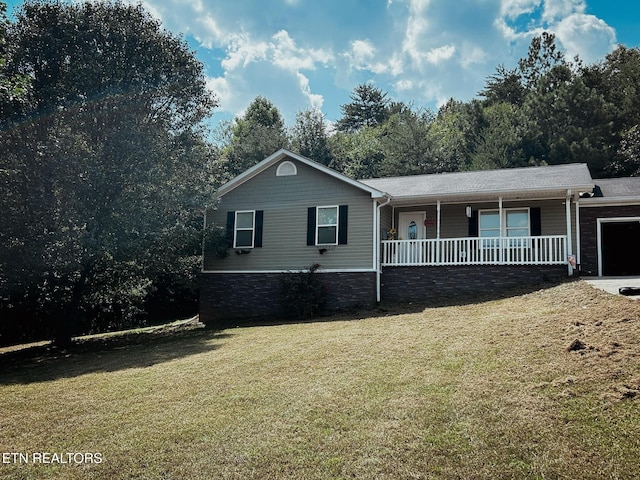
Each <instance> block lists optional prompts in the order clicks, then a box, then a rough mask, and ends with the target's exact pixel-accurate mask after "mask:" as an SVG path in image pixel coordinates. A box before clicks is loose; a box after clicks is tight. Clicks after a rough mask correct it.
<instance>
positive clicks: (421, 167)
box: [379, 109, 440, 177]
mask: <svg viewBox="0 0 640 480" xmlns="http://www.w3.org/2000/svg"><path fill="white" fill-rule="evenodd" d="M432 121H433V114H432V113H431V111H429V110H425V111H414V110H411V109H405V110H402V111H400V112H399V113H394V114H393V115H391V117H390V118H389V120H387V121H386V122H385V123H384V125H383V127H382V129H381V130H382V135H381V138H380V142H381V144H382V148H383V151H384V163H383V164H382V165H381V166H380V169H379V170H380V171H379V173H380V174H381V175H382V176H385V177H386V176H398V175H413V174H420V173H436V172H438V171H440V168H439V165H438V164H437V163H436V162H434V156H433V152H432V145H431V138H430V137H429V128H430V126H431V122H432Z"/></svg>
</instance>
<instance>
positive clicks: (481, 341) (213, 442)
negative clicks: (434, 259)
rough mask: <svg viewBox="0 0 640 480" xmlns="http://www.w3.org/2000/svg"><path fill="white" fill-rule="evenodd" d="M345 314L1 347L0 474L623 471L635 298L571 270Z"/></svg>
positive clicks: (635, 339) (639, 447)
mask: <svg viewBox="0 0 640 480" xmlns="http://www.w3.org/2000/svg"><path fill="white" fill-rule="evenodd" d="M362 317H363V318H356V317H353V316H350V317H346V316H345V317H333V318H331V319H328V321H327V320H325V321H321V322H315V323H302V324H283V325H276V326H264V327H251V328H230V329H226V330H223V331H218V332H214V331H211V330H205V329H203V328H201V327H193V326H192V327H189V328H184V329H180V330H177V331H175V332H172V333H167V332H166V331H164V332H163V331H159V332H157V333H151V334H149V333H147V334H136V335H132V334H130V335H127V336H125V337H122V338H120V339H117V337H116V338H115V339H114V338H111V339H107V338H103V339H92V340H90V341H86V342H84V343H82V344H81V345H80V347H79V348H78V349H77V350H74V351H72V352H68V353H51V352H47V351H46V350H43V347H42V346H38V347H34V348H35V350H34V352H35V353H33V352H32V353H31V354H30V355H26V354H25V352H18V353H17V352H15V351H11V352H10V351H6V352H5V353H0V362H2V367H1V368H0V432H1V436H0V454H4V455H2V457H0V478H10V479H38V480H39V479H47V478H51V479H60V478H62V479H70V480H73V479H87V478H93V479H202V480H210V479H218V478H233V479H247V478H260V479H263V478H273V479H276V478H278V479H288V478H295V479H299V478H305V479H307V478H309V479H313V478H319V479H320V478H322V479H334V478H365V479H374V478H388V479H398V478H403V479H404V478H407V479H408V478H445V479H446V478H452V479H453V478H465V479H466V478H583V479H584V478H594V479H595V478H633V477H634V476H636V475H638V474H639V472H640V456H639V455H638V452H640V302H638V301H633V300H629V299H627V298H623V297H614V296H611V295H608V294H606V293H603V292H600V291H598V290H595V289H593V288H592V287H590V286H588V285H586V284H584V283H582V282H572V283H567V284H563V285H559V286H555V287H551V288H548V289H545V290H540V291H537V292H533V293H529V294H524V295H519V296H516V297H513V298H509V299H502V300H493V301H484V302H479V303H473V304H466V305H457V306H444V307H428V306H417V305H411V306H407V307H405V308H404V309H403V310H402V311H401V310H398V309H389V310H388V311H382V310H379V311H377V312H368V313H367V314H366V315H362ZM574 340H578V342H574ZM572 344H573V345H572ZM571 345H572V349H570V348H569V347H570V346H571ZM37 349H40V350H37ZM69 453H70V454H77V453H82V454H83V455H82V456H77V455H76V456H75V457H74V456H69V455H67V454H69ZM87 453H91V454H92V456H91V457H87V456H86V454H87ZM7 454H9V455H7ZM15 454H18V455H15ZM42 454H49V457H47V456H46V455H42ZM53 454H57V455H56V456H53ZM96 454H97V455H96ZM96 458H99V459H100V462H99V463H98V462H96ZM25 460H26V461H25ZM64 460H67V463H61V461H64ZM77 460H81V461H77ZM45 461H46V463H45Z"/></svg>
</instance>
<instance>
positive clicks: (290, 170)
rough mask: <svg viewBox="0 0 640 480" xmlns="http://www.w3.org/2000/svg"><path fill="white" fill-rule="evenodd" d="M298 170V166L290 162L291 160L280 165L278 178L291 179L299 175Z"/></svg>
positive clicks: (277, 173)
mask: <svg viewBox="0 0 640 480" xmlns="http://www.w3.org/2000/svg"><path fill="white" fill-rule="evenodd" d="M297 174H298V168H297V167H296V164H295V163H293V162H290V161H289V160H285V161H284V162H282V163H281V164H280V165H278V169H277V170H276V177H289V176H291V175H297Z"/></svg>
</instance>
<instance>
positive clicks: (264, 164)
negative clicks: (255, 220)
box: [215, 148, 389, 199]
mask: <svg viewBox="0 0 640 480" xmlns="http://www.w3.org/2000/svg"><path fill="white" fill-rule="evenodd" d="M287 157H289V158H292V159H294V160H296V161H298V162H301V163H304V164H305V165H308V166H310V167H312V168H315V169H316V170H319V171H321V172H323V173H325V174H327V175H329V176H331V177H333V178H336V179H338V180H340V181H342V182H345V183H347V184H349V185H351V186H353V187H355V188H357V189H359V190H363V191H365V192H367V193H369V194H370V195H371V198H373V199H384V198H388V197H389V195H387V194H386V193H384V192H381V191H380V190H377V189H375V188H372V187H369V186H368V185H365V184H364V183H361V182H359V181H357V180H354V179H352V178H350V177H347V176H346V175H343V174H341V173H340V172H337V171H335V170H333V169H331V168H328V167H325V166H324V165H322V164H320V163H318V162H315V161H313V160H311V159H309V158H306V157H304V156H302V155H298V154H297V153H294V152H291V151H290V150H287V149H285V148H281V149H280V150H278V151H277V152H275V153H274V154H272V155H270V156H269V157H267V158H265V159H264V160H262V161H261V162H259V163H257V164H256V165H254V166H253V167H251V168H249V169H248V170H246V171H245V172H243V173H241V174H240V175H238V176H237V177H235V178H233V179H231V180H229V181H228V182H227V183H225V184H224V185H222V186H221V187H220V188H218V190H217V192H216V195H215V196H216V198H221V197H222V196H224V195H226V194H227V193H229V192H231V191H232V190H234V189H236V188H238V187H239V186H240V185H242V184H244V183H246V182H247V181H249V180H251V179H252V178H254V177H255V176H257V175H259V174H260V173H262V172H264V171H265V170H266V169H268V168H269V167H271V166H273V165H274V164H276V163H278V162H279V161H281V160H283V159H284V158H287Z"/></svg>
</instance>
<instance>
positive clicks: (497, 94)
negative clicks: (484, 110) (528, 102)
mask: <svg viewBox="0 0 640 480" xmlns="http://www.w3.org/2000/svg"><path fill="white" fill-rule="evenodd" d="M525 93H526V90H525V88H524V86H523V85H522V77H521V75H520V73H518V70H517V69H513V70H508V69H507V68H505V66H504V65H499V66H498V68H497V69H496V73H494V74H493V75H491V76H490V77H489V78H488V79H487V85H486V87H485V88H484V89H483V90H482V91H481V92H480V94H479V95H480V96H482V97H484V98H485V103H486V104H488V105H493V104H496V103H503V102H506V103H509V104H511V105H522V102H523V100H524V97H525Z"/></svg>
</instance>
